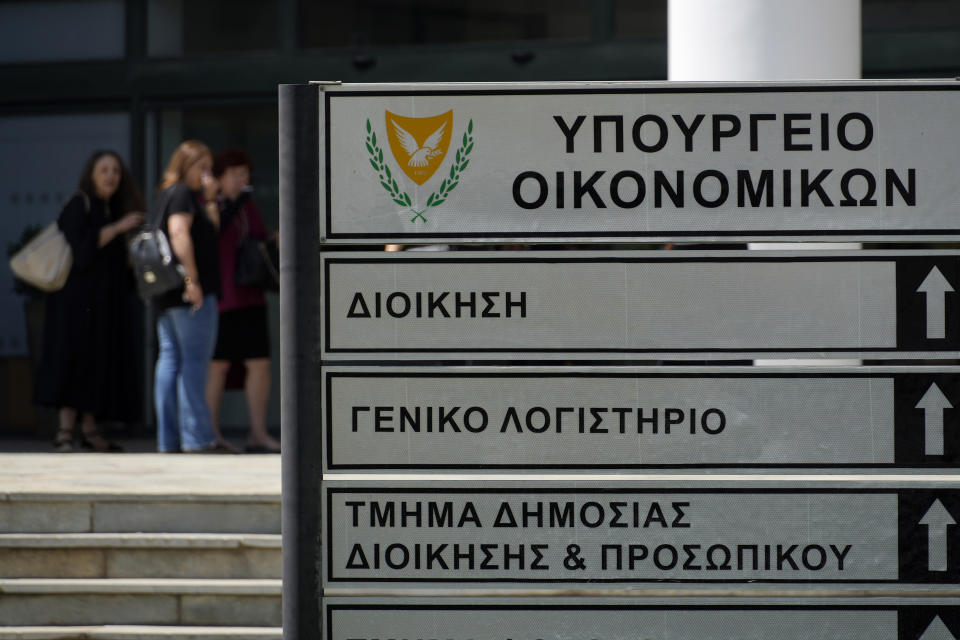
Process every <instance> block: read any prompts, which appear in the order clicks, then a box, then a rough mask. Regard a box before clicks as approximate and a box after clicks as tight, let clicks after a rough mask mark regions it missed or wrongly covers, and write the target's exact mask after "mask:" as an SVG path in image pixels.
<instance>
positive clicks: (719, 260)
mask: <svg viewBox="0 0 960 640" xmlns="http://www.w3.org/2000/svg"><path fill="white" fill-rule="evenodd" d="M322 268H323V271H322V280H323V287H324V290H323V295H324V298H325V304H324V306H323V309H324V311H323V318H322V319H321V322H322V325H323V331H324V333H323V355H324V357H325V358H327V359H329V358H345V357H349V358H351V359H380V360H382V359H384V358H388V357H389V358H393V357H396V358H404V359H417V358H423V357H429V358H430V359H446V360H456V359H458V358H464V357H466V356H474V357H476V356H479V355H483V356H486V357H494V358H497V359H511V360H523V359H526V360H531V359H540V358H562V359H570V358H571V357H590V359H598V358H606V359H612V360H621V359H626V358H641V359H642V358H646V359H651V358H656V357H657V356H665V355H667V354H669V355H670V357H675V358H697V359H704V358H712V359H722V358H727V359H729V358H730V357H731V356H732V355H736V356H741V357H765V356H764V354H778V355H786V354H796V357H831V356H840V355H842V354H855V355H853V357H856V354H863V357H868V356H871V355H872V356H874V357H880V356H882V357H884V358H905V357H913V358H917V357H925V358H926V357H930V358H958V357H960V296H958V294H957V293H956V290H955V288H956V287H957V286H960V254H958V253H956V252H949V251H937V252H918V251H914V252H910V251H898V252H884V251H874V252H811V251H802V252H801V251H798V252H776V253H774V252H770V253H764V252H759V251H725V252H723V253H716V254H711V253H706V252H694V251H657V252H620V251H617V252H613V251H607V252H603V251H596V252H578V253H576V254H572V253H570V252H557V253H551V252H540V251H536V252H533V251H531V252H497V253H496V254H492V253H487V252H483V253H480V252H477V253H466V252H457V253H441V252H431V253H411V252H407V253H384V252H375V253H374V252H371V253H356V254H351V253H335V254H334V253H331V254H326V255H325V256H324V257H323V258H322Z"/></svg>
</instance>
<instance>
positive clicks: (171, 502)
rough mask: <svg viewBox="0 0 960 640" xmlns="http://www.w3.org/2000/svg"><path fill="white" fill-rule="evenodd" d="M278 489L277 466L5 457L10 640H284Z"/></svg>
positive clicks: (0, 557)
mask: <svg viewBox="0 0 960 640" xmlns="http://www.w3.org/2000/svg"><path fill="white" fill-rule="evenodd" d="M11 467H15V468H17V469H19V470H20V472H21V473H20V474H17V472H16V469H13V468H11ZM279 487H280V464H279V456H216V457H214V456H197V455H194V456H187V455H181V456H160V455H123V456H117V455H112V456H111V455H102V454H101V455H98V454H73V455H68V456H63V455H60V456H57V455H49V456H44V455H43V454H28V455H25V454H0V640H10V639H13V638H17V639H23V640H26V639H31V640H40V639H54V638H55V639H58V640H61V639H62V640H65V639H69V638H84V639H93V638H103V639H110V640H118V639H121V638H123V639H130V640H134V639H136V640H147V639H153V638H165V639H171V640H172V639H177V640H181V639H184V638H204V639H207V640H212V639H217V638H280V637H281V636H282V634H281V628H280V626H281V581H280V572H281V564H282V561H281V548H280V546H281V545H280V490H279Z"/></svg>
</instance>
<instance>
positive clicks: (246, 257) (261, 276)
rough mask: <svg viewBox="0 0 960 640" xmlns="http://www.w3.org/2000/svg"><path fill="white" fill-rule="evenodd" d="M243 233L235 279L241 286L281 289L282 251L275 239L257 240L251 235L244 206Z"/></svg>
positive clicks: (242, 216)
mask: <svg viewBox="0 0 960 640" xmlns="http://www.w3.org/2000/svg"><path fill="white" fill-rule="evenodd" d="M237 215H239V216H240V224H241V225H242V227H241V234H240V242H239V244H237V261H236V264H234V266H233V280H234V282H236V283H237V284H238V285H240V286H241V287H257V288H259V289H265V290H267V291H279V290H280V252H279V250H278V247H277V243H276V241H275V240H257V239H256V238H252V237H250V225H249V223H248V222H247V212H246V211H244V210H243V209H242V208H241V209H240V211H239V212H238V213H237Z"/></svg>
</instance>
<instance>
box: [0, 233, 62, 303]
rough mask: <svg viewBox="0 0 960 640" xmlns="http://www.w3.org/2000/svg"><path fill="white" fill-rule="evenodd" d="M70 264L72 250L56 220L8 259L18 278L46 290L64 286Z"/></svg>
mask: <svg viewBox="0 0 960 640" xmlns="http://www.w3.org/2000/svg"><path fill="white" fill-rule="evenodd" d="M72 266H73V252H72V251H71V250H70V244H69V243H68V242H67V238H66V236H64V235H63V232H62V231H60V227H58V226H57V222H56V220H54V221H53V222H51V223H50V224H48V225H47V226H46V227H45V228H44V229H43V231H41V232H40V233H38V234H37V235H36V236H34V238H33V239H32V240H31V241H30V242H28V243H27V244H25V245H24V246H23V248H22V249H20V251H18V252H16V253H15V254H14V255H13V257H12V258H10V268H11V269H12V270H13V273H14V274H16V276H17V277H18V278H20V279H21V280H23V281H24V282H26V283H27V284H30V285H33V286H34V287H36V288H37V289H40V290H42V291H47V292H50V291H58V290H60V289H62V288H63V285H64V284H66V282H67V276H69V275H70V267H72Z"/></svg>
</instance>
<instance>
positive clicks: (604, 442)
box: [323, 366, 960, 471]
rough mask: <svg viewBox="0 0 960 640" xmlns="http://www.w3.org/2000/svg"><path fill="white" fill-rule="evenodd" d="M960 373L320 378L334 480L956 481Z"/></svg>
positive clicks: (500, 372)
mask: <svg viewBox="0 0 960 640" xmlns="http://www.w3.org/2000/svg"><path fill="white" fill-rule="evenodd" d="M958 374H960V369H957V368H933V367H914V368H900V369H874V368H857V369H845V370H842V371H840V370H837V368H835V367H834V368H829V369H812V368H807V369H804V370H803V372H802V373H797V372H796V371H795V370H790V369H779V368H771V369H766V368H757V367H750V368H747V367H736V368H732V367H725V368H713V369H710V368H676V367H674V368H671V369H670V371H669V372H664V371H663V370H662V369H655V368H647V369H642V368H623V367H618V368H612V367H611V368H598V367H595V368H587V369H583V370H578V371H569V370H567V369H560V368H542V367H537V368H522V369H519V368H517V367H513V368H509V369H505V368H495V367H486V368H480V367H474V368H471V369H465V368H462V367H457V368H442V369H439V370H437V369H435V368H409V367H407V368H402V367H382V366H378V367H375V368H373V367H355V366H354V367H324V370H323V376H324V397H325V400H324V402H323V405H324V408H325V415H324V432H325V438H326V439H325V453H326V458H325V462H324V465H325V469H326V470H329V471H348V470H353V471H362V470H388V469H389V470H409V471H425V470H437V469H460V470H467V469H524V470H529V469H544V470H546V469H567V470H583V469H586V470H589V469H608V468H613V469H638V468H663V467H718V466H719V467H790V466H818V467H824V468H834V469H843V468H850V467H907V468H909V467H956V465H957V464H958V463H960V428H958V426H960V425H958V417H957V411H956V410H955V409H954V407H955V406H956V405H958V404H960V375H958Z"/></svg>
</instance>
